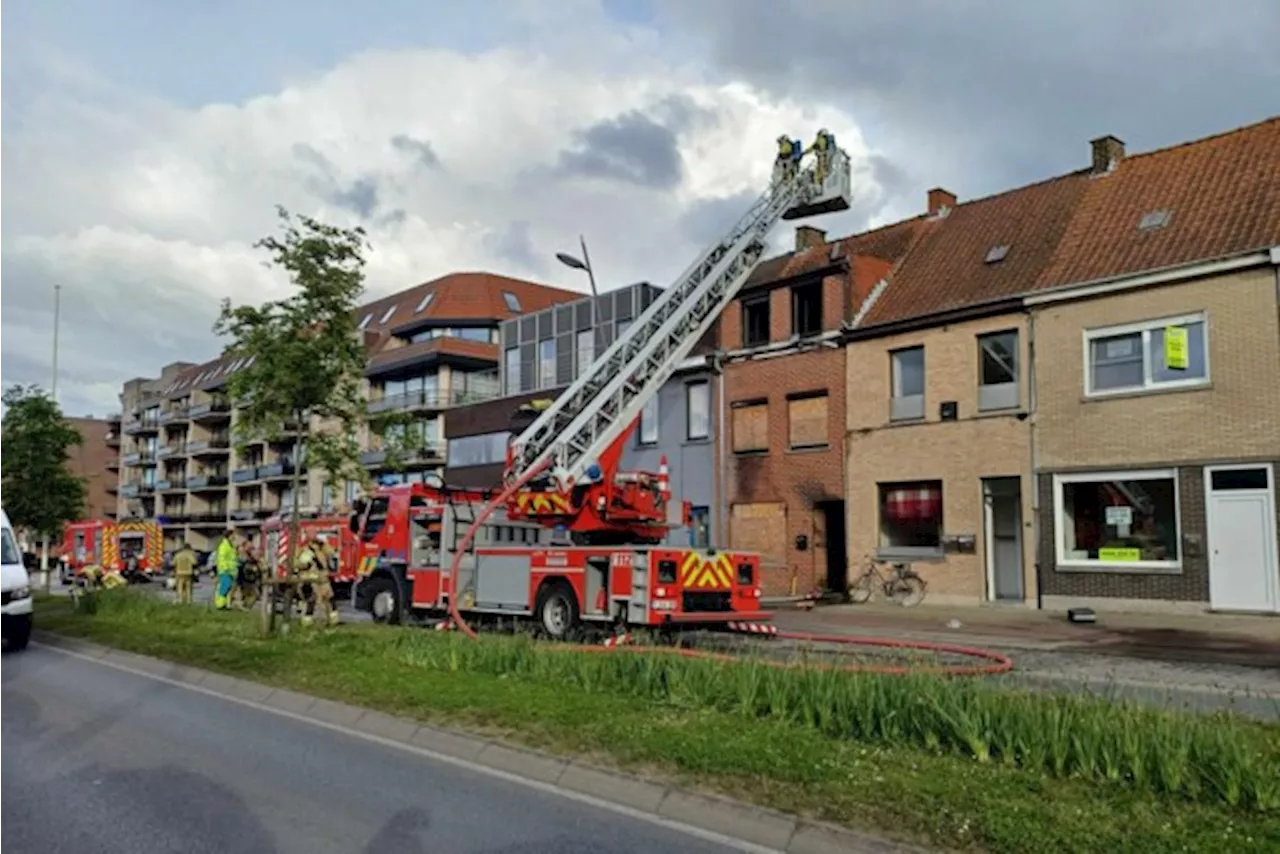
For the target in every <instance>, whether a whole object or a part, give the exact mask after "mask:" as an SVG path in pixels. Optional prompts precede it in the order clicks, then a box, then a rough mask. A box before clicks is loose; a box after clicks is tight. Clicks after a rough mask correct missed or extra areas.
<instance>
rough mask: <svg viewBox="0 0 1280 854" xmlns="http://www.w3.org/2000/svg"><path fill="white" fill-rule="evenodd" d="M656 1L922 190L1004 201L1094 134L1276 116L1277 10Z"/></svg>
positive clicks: (1062, 165)
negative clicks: (844, 113) (842, 123)
mask: <svg viewBox="0 0 1280 854" xmlns="http://www.w3.org/2000/svg"><path fill="white" fill-rule="evenodd" d="M659 2H660V8H661V9H662V12H663V16H664V18H665V19H666V20H667V22H668V23H669V24H672V25H674V27H673V29H677V30H679V31H680V32H682V33H683V34H684V35H683V38H685V39H690V40H692V41H693V42H694V44H691V45H688V46H686V50H698V51H700V52H701V53H702V54H703V55H707V54H709V58H710V60H711V61H712V62H713V63H714V64H715V65H717V66H719V67H720V69H721V71H724V72H728V73H731V74H735V75H740V76H741V77H743V78H745V79H747V80H749V81H751V82H752V83H755V84H756V85H761V86H764V87H766V88H768V89H770V90H772V91H773V92H775V93H783V94H787V95H792V96H796V97H807V98H814V97H821V98H823V99H829V100H833V101H835V102H836V103H840V104H843V105H845V106H846V107H847V108H849V109H850V110H851V111H852V113H853V115H854V116H855V117H856V118H857V119H858V121H859V123H860V124H861V126H862V129H863V131H864V133H865V134H866V136H867V138H868V140H869V142H870V143H871V144H872V145H873V146H875V147H877V148H880V149H882V150H889V151H892V152H893V154H894V157H895V160H896V161H897V162H902V163H911V164H912V165H913V170H912V171H913V172H914V173H916V175H915V180H916V186H914V187H913V188H912V190H911V192H912V193H913V194H918V193H919V192H922V191H923V189H925V188H927V187H931V186H934V185H937V184H942V185H944V186H948V187H950V188H951V189H954V190H956V191H957V192H959V193H960V195H961V196H962V197H965V196H970V197H971V196H974V195H981V194H986V193H990V192H996V191H999V190H1001V189H1005V188H1008V187H1010V186H1016V185H1019V184H1022V183H1027V182H1030V181H1035V180H1038V179H1041V178H1043V177H1047V176H1048V175H1052V174H1057V173H1060V172H1064V171H1067V170H1070V169H1074V168H1080V167H1082V166H1084V165H1085V164H1086V163H1087V159H1088V140H1089V139H1091V138H1093V137H1096V136H1100V135H1102V134H1106V133H1114V134H1116V135H1118V136H1120V137H1121V138H1122V139H1124V140H1125V141H1126V142H1127V143H1128V145H1129V146H1130V148H1131V149H1135V150H1136V149H1147V148H1154V147H1159V146H1164V145H1169V144H1174V143H1177V142H1181V141H1184V140H1188V139H1194V138H1196V137H1200V136H1205V135H1209V134H1213V133H1217V132H1220V131H1223V130H1227V129H1230V128H1233V127H1237V126H1239V125H1242V124H1249V123H1252V122H1254V121H1257V120H1259V119H1262V118H1265V117H1267V116H1268V115H1270V114H1273V113H1275V112H1276V111H1277V109H1278V108H1280V52H1277V51H1276V50H1275V47H1274V43H1275V36H1276V33H1280V4H1277V3H1275V2H1273V0H1238V2H1233V3H1231V4H1230V6H1229V8H1228V7H1224V6H1223V5H1222V4H1221V3H1216V2H1205V0H1130V2H1126V3H1115V2H1110V0H1078V2H1075V3H1070V4H1048V3H1009V2H1003V1H1002V0H1000V1H999V2H998V0H970V2H965V3H954V2H948V0H899V2H896V3H872V4H866V3H858V4H854V3H848V2H841V0H812V2H806V3H793V4H778V3H773V2H767V0H706V2H700V3H686V2H681V3H677V2H675V0H659ZM728 19H731V20H733V21H734V26H732V27H726V26H724V21H725V20H728ZM912 201H913V202H914V195H913V196H912ZM912 207H913V209H914V207H918V204H914V205H913V206H912Z"/></svg>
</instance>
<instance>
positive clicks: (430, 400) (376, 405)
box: [369, 383, 499, 414]
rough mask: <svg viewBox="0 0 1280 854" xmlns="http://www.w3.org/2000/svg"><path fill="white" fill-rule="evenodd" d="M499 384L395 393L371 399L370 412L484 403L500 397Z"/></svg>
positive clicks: (447, 407) (443, 407) (403, 410)
mask: <svg viewBox="0 0 1280 854" xmlns="http://www.w3.org/2000/svg"><path fill="white" fill-rule="evenodd" d="M498 391H499V389H498V384H497V383H494V384H493V386H492V387H490V386H488V385H487V384H486V385H484V386H481V387H480V388H476V389H448V390H447V391H441V390H440V389H423V390H420V391H409V392H405V393H404V394H393V395H391V396H390V397H383V398H379V399H377V400H371V401H369V412H370V413H371V414H377V413H380V412H417V411H422V410H427V411H430V410H438V409H449V408H450V407H453V406H466V405H467V404H471V403H482V402H484V401H486V400H493V399H495V398H497V397H498Z"/></svg>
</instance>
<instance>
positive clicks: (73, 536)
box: [62, 519, 164, 581]
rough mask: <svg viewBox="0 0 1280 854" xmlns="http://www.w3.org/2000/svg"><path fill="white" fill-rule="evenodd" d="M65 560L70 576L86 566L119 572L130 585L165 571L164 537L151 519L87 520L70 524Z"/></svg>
mask: <svg viewBox="0 0 1280 854" xmlns="http://www.w3.org/2000/svg"><path fill="white" fill-rule="evenodd" d="M62 556H63V558H65V561H66V563H65V567H66V572H67V573H69V574H70V575H72V576H75V575H80V574H81V573H83V572H84V568H85V567H86V566H100V567H102V568H103V569H105V570H118V571H120V572H121V573H124V574H125V577H126V578H127V579H128V580H130V581H140V580H146V579H149V578H150V577H151V576H153V575H159V574H160V573H161V572H163V571H164V533H163V531H162V530H161V528H160V525H159V523H157V522H155V521H154V520H151V519H127V520H125V521H122V522H113V521H111V520H109V519H86V520H82V521H79V522H71V523H68V524H67V526H66V529H65V532H64V534H63V542H62Z"/></svg>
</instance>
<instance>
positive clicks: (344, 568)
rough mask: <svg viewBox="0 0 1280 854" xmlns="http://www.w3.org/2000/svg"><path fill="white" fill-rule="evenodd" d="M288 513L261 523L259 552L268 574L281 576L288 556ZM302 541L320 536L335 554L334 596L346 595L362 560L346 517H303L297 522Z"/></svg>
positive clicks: (313, 515)
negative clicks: (336, 557) (336, 565)
mask: <svg viewBox="0 0 1280 854" xmlns="http://www.w3.org/2000/svg"><path fill="white" fill-rule="evenodd" d="M289 520H290V515H289V514H276V515H275V516H272V517H271V518H269V519H267V520H266V521H265V522H263V524H262V541H261V549H262V556H263V559H264V560H265V561H266V563H267V567H266V569H267V571H268V572H274V573H275V574H276V575H283V574H284V571H285V562H286V561H287V560H288V554H289V532H290V529H291V526H290V524H289ZM298 524H299V526H300V527H301V530H302V534H303V538H304V539H306V540H314V539H315V538H316V537H318V536H321V535H323V536H324V537H325V539H327V540H328V541H329V545H330V546H331V547H332V548H333V549H335V550H336V551H337V553H338V568H337V570H336V571H335V572H334V573H333V575H332V576H331V582H332V584H333V588H334V591H333V592H334V594H335V595H337V596H345V595H347V594H348V593H349V592H350V590H351V585H352V584H353V583H355V580H356V578H357V577H358V572H359V569H360V564H361V560H362V550H361V547H360V545H361V544H360V540H359V539H358V538H357V537H356V535H355V534H354V533H352V532H351V530H350V527H349V522H348V520H347V517H345V516H340V515H335V514H311V515H303V516H302V518H301V519H300V520H299V521H298Z"/></svg>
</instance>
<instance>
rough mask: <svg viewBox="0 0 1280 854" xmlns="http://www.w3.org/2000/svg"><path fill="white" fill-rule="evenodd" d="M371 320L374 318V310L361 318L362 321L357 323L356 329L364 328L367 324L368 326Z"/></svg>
mask: <svg viewBox="0 0 1280 854" xmlns="http://www.w3.org/2000/svg"><path fill="white" fill-rule="evenodd" d="M371 320H373V313H372V312H370V313H369V314H366V315H365V316H364V317H362V318H360V322H359V323H357V324H356V329H364V328H365V327H366V326H368V325H369V321H371Z"/></svg>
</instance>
